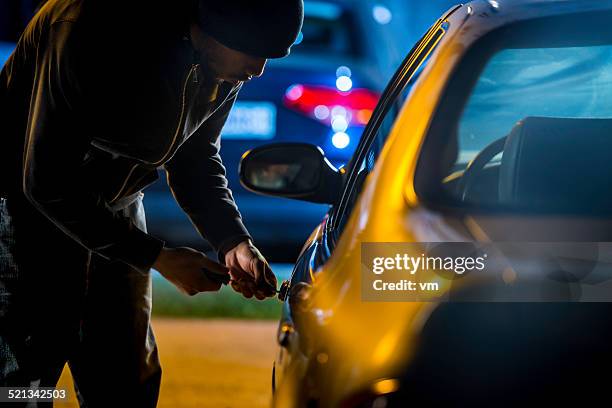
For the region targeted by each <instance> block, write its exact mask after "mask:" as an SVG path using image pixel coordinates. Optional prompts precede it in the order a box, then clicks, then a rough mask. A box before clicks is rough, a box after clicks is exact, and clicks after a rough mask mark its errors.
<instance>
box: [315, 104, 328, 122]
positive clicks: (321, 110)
mask: <svg viewBox="0 0 612 408" xmlns="http://www.w3.org/2000/svg"><path fill="white" fill-rule="evenodd" d="M314 115H315V118H317V119H319V120H325V119H327V118H329V108H328V107H327V106H325V105H317V106H316V107H315V108H314Z"/></svg>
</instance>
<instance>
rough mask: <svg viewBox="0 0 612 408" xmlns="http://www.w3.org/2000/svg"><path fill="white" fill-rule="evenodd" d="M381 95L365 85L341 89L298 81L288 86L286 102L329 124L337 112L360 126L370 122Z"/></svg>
mask: <svg viewBox="0 0 612 408" xmlns="http://www.w3.org/2000/svg"><path fill="white" fill-rule="evenodd" d="M379 97H380V95H379V94H378V93H376V92H373V91H371V90H369V89H363V88H352V89H351V91H350V92H342V91H339V90H338V89H337V88H335V87H329V86H321V85H302V84H295V85H291V86H290V87H289V88H287V90H286V92H285V97H284V98H283V104H284V105H285V107H287V108H288V109H291V110H293V111H295V112H298V113H300V114H302V115H305V116H308V117H311V118H313V119H315V120H318V121H319V122H321V123H322V124H324V125H327V126H331V122H332V119H334V118H335V117H336V116H342V117H343V118H344V119H346V122H347V123H348V124H349V127H350V126H351V125H352V121H354V124H355V125H358V126H361V125H365V124H367V122H368V120H369V117H370V116H371V115H372V113H371V112H372V111H373V110H374V108H375V107H376V104H377V103H378V98H379ZM339 123H340V122H339Z"/></svg>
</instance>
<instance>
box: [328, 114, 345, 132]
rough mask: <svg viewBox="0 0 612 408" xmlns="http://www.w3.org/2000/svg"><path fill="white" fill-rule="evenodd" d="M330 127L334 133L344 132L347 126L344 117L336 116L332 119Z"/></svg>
mask: <svg viewBox="0 0 612 408" xmlns="http://www.w3.org/2000/svg"><path fill="white" fill-rule="evenodd" d="M331 125H332V129H334V132H345V131H346V129H348V125H349V124H348V120H346V117H345V116H340V115H336V116H334V117H333V118H332V121H331Z"/></svg>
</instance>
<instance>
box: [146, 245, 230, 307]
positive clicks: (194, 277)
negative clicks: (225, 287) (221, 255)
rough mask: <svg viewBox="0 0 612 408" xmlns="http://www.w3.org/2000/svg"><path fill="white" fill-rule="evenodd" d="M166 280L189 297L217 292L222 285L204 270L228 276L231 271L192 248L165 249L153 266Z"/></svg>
mask: <svg viewBox="0 0 612 408" xmlns="http://www.w3.org/2000/svg"><path fill="white" fill-rule="evenodd" d="M153 268H155V269H157V270H158V271H159V273H161V274H162V276H163V277H164V278H166V279H167V280H169V281H170V282H172V283H173V284H174V285H175V286H176V287H177V288H179V290H180V291H181V292H183V293H186V294H187V295H189V296H193V295H195V294H197V293H199V292H215V291H218V290H219V289H220V288H221V283H219V282H214V281H212V280H210V279H208V278H207V277H206V274H205V273H204V271H203V269H207V270H209V271H212V272H215V273H218V274H221V275H227V274H228V273H229V269H228V268H226V267H225V266H223V265H221V264H219V263H217V262H215V261H213V260H211V259H210V258H208V257H207V256H206V255H204V254H203V253H202V252H199V251H196V250H195V249H191V248H163V249H162V250H161V252H160V254H159V256H158V257H157V260H156V261H155V263H154V264H153Z"/></svg>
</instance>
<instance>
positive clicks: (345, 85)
mask: <svg viewBox="0 0 612 408" xmlns="http://www.w3.org/2000/svg"><path fill="white" fill-rule="evenodd" d="M352 87H353V81H352V80H351V78H349V77H347V76H346V75H342V76H340V77H338V79H336V88H338V89H339V90H340V91H342V92H347V91H350V90H351V88H352Z"/></svg>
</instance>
